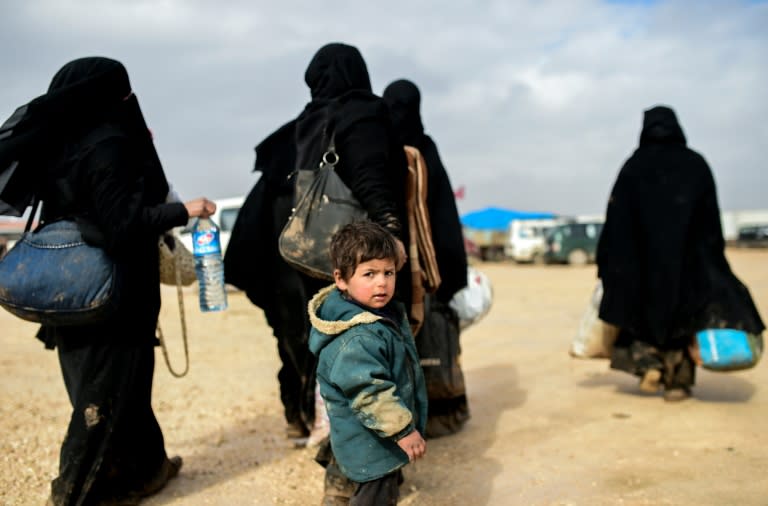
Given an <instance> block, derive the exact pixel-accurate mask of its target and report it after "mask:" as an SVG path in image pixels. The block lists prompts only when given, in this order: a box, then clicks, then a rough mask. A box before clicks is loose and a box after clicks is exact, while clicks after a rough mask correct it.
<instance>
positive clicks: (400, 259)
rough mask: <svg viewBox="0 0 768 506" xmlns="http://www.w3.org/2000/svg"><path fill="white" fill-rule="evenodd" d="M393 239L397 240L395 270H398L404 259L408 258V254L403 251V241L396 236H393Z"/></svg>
mask: <svg viewBox="0 0 768 506" xmlns="http://www.w3.org/2000/svg"><path fill="white" fill-rule="evenodd" d="M395 241H397V257H398V258H397V270H398V271H399V270H400V269H402V268H403V265H405V261H406V260H408V254H407V253H406V252H405V244H403V241H401V240H400V239H398V238H395Z"/></svg>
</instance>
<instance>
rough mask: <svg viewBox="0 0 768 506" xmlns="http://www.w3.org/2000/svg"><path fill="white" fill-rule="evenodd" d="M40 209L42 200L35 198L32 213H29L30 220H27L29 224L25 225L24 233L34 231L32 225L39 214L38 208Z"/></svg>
mask: <svg viewBox="0 0 768 506" xmlns="http://www.w3.org/2000/svg"><path fill="white" fill-rule="evenodd" d="M38 207H40V199H39V198H38V197H34V198H33V199H32V212H31V213H29V218H27V224H26V225H24V233H25V234H26V233H28V232H29V231H30V230H32V223H33V222H34V221H35V215H36V214H37V208H38Z"/></svg>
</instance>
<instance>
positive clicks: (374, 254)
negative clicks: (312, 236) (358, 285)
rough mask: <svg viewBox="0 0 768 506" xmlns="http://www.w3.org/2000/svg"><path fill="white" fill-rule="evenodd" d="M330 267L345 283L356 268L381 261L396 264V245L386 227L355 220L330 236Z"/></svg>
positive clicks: (393, 237)
mask: <svg viewBox="0 0 768 506" xmlns="http://www.w3.org/2000/svg"><path fill="white" fill-rule="evenodd" d="M330 254H331V264H332V265H333V268H334V269H339V271H340V272H341V277H342V278H343V279H344V280H348V279H349V278H350V277H352V274H354V273H355V269H356V268H357V266H358V265H360V264H361V263H363V262H367V261H368V260H380V259H384V258H388V259H392V260H394V261H395V262H397V256H398V255H397V242H396V240H395V236H393V235H392V234H391V233H390V232H389V231H388V230H387V229H386V228H384V227H382V226H381V225H379V224H378V223H374V222H372V221H356V222H353V223H350V224H348V225H345V226H343V227H342V228H341V229H339V231H338V232H336V233H335V234H333V237H332V238H331V246H330Z"/></svg>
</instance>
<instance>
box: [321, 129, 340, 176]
mask: <svg viewBox="0 0 768 506" xmlns="http://www.w3.org/2000/svg"><path fill="white" fill-rule="evenodd" d="M337 163H339V154H338V153H337V152H336V131H335V130H334V131H333V132H332V133H331V138H330V140H329V141H328V149H327V150H326V151H325V153H323V157H322V163H321V164H320V167H325V166H326V165H330V166H331V168H333V167H335V166H336V164H337Z"/></svg>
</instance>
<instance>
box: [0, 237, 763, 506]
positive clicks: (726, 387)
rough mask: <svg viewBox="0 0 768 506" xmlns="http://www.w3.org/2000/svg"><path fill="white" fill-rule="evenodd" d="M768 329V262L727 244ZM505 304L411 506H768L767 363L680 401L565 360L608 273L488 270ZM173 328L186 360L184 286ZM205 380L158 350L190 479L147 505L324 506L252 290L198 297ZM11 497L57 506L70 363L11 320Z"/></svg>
mask: <svg viewBox="0 0 768 506" xmlns="http://www.w3.org/2000/svg"><path fill="white" fill-rule="evenodd" d="M728 256H729V258H730V260H731V265H732V267H733V269H734V271H735V272H736V274H737V275H738V276H739V277H740V278H741V279H742V280H743V281H744V282H745V283H746V284H747V285H748V286H749V288H750V290H751V292H752V294H753V297H754V298H755V300H756V302H757V304H758V307H759V309H760V311H761V314H762V315H763V316H764V317H768V250H762V251H759V250H729V251H728ZM480 268H481V269H482V270H483V271H484V272H486V273H487V274H488V275H489V277H490V278H491V280H492V282H493V285H494V290H495V302H494V306H493V308H492V310H491V312H490V313H489V314H488V316H487V317H486V318H485V319H484V320H483V321H482V322H481V323H479V324H478V325H476V326H475V327H472V328H470V329H468V330H467V331H466V332H465V333H464V334H463V335H462V343H463V351H464V353H463V364H464V371H465V374H466V380H467V385H468V386H467V388H468V396H469V399H470V407H471V409H472V419H471V420H470V422H469V424H468V425H467V427H466V429H465V430H464V431H463V432H462V433H460V434H458V435H455V436H451V437H448V438H443V439H437V440H433V441H430V442H429V449H428V455H427V457H426V458H425V459H423V460H421V461H419V462H418V463H416V464H415V465H413V466H410V467H409V468H407V470H406V483H405V484H404V485H403V494H404V496H403V498H402V501H401V503H402V504H405V505H412V506H415V505H441V506H443V505H463V504H475V505H486V504H487V505H518V504H521V505H529V504H530V505H589V506H594V505H616V504H622V505H693V504H696V505H726V504H728V505H730V504H734V505H736V504H738V505H763V506H764V505H766V504H768V478H767V477H766V474H765V473H766V469H768V451H766V445H767V444H768V387H766V386H765V385H768V367H766V365H765V363H761V364H759V365H758V366H757V367H756V368H754V369H752V370H749V371H743V372H735V373H712V372H707V371H701V372H700V374H699V377H698V383H697V386H696V388H695V391H694V394H695V398H694V399H692V400H689V401H686V402H684V403H681V404H669V403H665V402H664V401H663V400H662V399H661V398H660V396H657V395H647V394H641V393H639V392H638V390H637V384H636V381H635V380H634V379H633V378H632V377H630V376H629V375H626V374H622V373H618V372H613V371H610V370H609V369H608V364H607V362H606V361H605V360H578V359H572V358H570V357H569V356H568V354H567V349H568V346H569V343H570V340H571V338H572V336H573V334H574V332H575V330H576V328H577V325H578V322H579V319H580V318H581V315H582V313H583V311H584V309H585V307H586V304H587V303H588V299H589V296H590V293H591V290H592V288H593V284H594V278H595V271H594V267H585V268H569V267H555V266H550V267H546V266H544V267H539V266H516V265H512V264H481V265H480ZM163 296H164V309H163V314H162V317H161V321H162V324H163V326H164V328H165V331H166V335H167V338H168V340H169V341H170V343H169V344H170V348H171V349H170V351H171V356H172V361H173V362H174V364H175V365H176V366H177V367H179V366H180V365H181V359H182V356H183V355H182V351H181V347H180V337H179V335H180V334H179V327H178V319H177V316H176V315H177V309H176V308H175V292H174V291H173V289H164V293H163ZM186 304H187V308H188V311H187V313H188V320H189V331H190V355H191V370H190V372H189V375H188V376H187V377H185V378H183V379H175V378H173V377H172V376H171V375H170V374H169V373H168V371H167V369H166V367H165V364H164V363H163V359H162V355H161V353H160V350H159V349H158V350H157V358H158V364H157V369H156V373H155V396H154V407H155V410H156V412H157V416H158V418H159V420H160V424H161V426H162V427H163V430H164V433H165V437H166V445H167V448H168V452H169V453H170V454H179V455H182V456H183V458H184V467H183V469H182V472H181V474H180V476H179V477H178V478H177V479H176V480H174V481H173V482H172V483H171V484H170V485H169V486H168V487H167V488H166V489H165V490H163V491H162V492H161V493H160V494H159V495H157V496H156V497H153V498H151V499H149V500H147V501H146V503H145V504H147V505H149V506H160V505H192V506H194V505H206V504H225V505H230V504H233V505H234V504H237V505H240V504H255V505H290V504H293V505H312V504H318V503H319V498H320V495H321V489H322V469H321V468H320V467H319V466H318V465H317V464H315V463H314V462H313V461H312V456H313V452H312V451H310V450H306V449H294V448H293V447H292V446H291V444H290V443H289V442H288V441H286V440H285V439H284V438H283V423H282V416H281V407H280V401H279V398H278V395H277V380H276V378H275V376H276V373H277V369H278V357H277V352H276V349H275V343H274V339H273V337H272V335H271V332H270V331H269V328H268V327H267V326H266V324H265V322H264V319H263V317H262V315H261V312H260V311H258V310H257V309H255V308H254V307H253V306H251V305H250V303H249V302H248V301H247V299H245V297H244V296H243V295H242V294H239V293H233V294H231V295H230V309H229V310H228V311H226V312H224V313H221V314H201V313H200V312H199V310H197V307H196V294H195V292H194V291H192V290H190V291H188V292H187V294H186ZM0 329H2V332H1V335H0V347H1V348H2V350H3V351H2V354H0V384H2V387H1V389H0V427H1V430H0V434H1V436H0V503H2V504H5V505H27V504H32V505H42V504H43V503H44V501H45V498H46V496H47V493H48V486H49V485H48V484H49V481H50V480H51V479H52V478H54V476H55V474H56V468H57V453H58V447H59V444H60V442H61V439H62V437H63V434H64V430H65V427H66V424H67V421H68V418H69V414H70V412H69V405H68V401H67V397H66V393H65V391H64V387H63V382H62V380H61V377H60V373H59V370H58V364H57V360H56V355H55V353H52V352H48V351H45V350H44V349H43V348H42V346H41V345H40V344H39V342H38V341H37V340H35V339H34V337H33V334H34V331H35V326H33V325H30V324H27V323H25V322H22V321H21V320H17V319H15V318H14V317H12V316H11V315H10V314H8V313H6V312H4V311H2V312H0Z"/></svg>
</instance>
